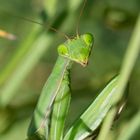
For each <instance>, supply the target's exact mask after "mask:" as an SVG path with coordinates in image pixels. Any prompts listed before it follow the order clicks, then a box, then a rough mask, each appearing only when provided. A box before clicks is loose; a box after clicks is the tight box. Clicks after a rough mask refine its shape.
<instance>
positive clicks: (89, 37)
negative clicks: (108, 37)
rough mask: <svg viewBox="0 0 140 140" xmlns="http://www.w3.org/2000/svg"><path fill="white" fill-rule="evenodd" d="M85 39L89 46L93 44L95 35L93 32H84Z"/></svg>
mask: <svg viewBox="0 0 140 140" xmlns="http://www.w3.org/2000/svg"><path fill="white" fill-rule="evenodd" d="M83 39H84V41H85V43H86V44H87V45H88V46H89V45H91V44H92V42H93V36H92V35H91V34H89V33H87V34H84V35H83Z"/></svg>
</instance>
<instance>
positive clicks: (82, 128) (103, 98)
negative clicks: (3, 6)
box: [64, 76, 118, 140]
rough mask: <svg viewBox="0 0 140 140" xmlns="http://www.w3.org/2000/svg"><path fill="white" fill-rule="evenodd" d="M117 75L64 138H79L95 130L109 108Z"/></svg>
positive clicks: (79, 139) (75, 139)
mask: <svg viewBox="0 0 140 140" xmlns="http://www.w3.org/2000/svg"><path fill="white" fill-rule="evenodd" d="M117 82H118V76H117V77H115V78H114V79H113V80H112V81H111V82H110V83H109V84H108V85H107V86H106V87H105V88H104V89H103V91H102V92H101V93H100V94H99V95H98V96H97V98H96V99H95V101H93V103H92V104H91V105H90V106H89V108H88V109H87V110H86V111H85V112H84V114H83V115H82V116H81V117H80V119H79V120H78V121H77V122H76V123H75V124H74V125H73V126H72V127H71V128H70V129H69V131H68V132H67V134H66V136H65V138H64V140H81V139H84V138H86V137H87V136H88V135H89V134H90V133H91V132H93V131H95V130H96V129H97V128H98V127H99V125H100V124H101V122H102V121H103V119H104V117H105V116H106V114H107V112H108V111H109V109H110V108H111V106H112V104H114V103H113V102H112V101H113V100H112V99H113V98H115V96H116V93H117V92H116V91H117Z"/></svg>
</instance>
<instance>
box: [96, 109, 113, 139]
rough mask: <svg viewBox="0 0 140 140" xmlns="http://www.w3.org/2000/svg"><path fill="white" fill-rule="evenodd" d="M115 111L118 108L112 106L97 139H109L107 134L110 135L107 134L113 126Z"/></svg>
mask: <svg viewBox="0 0 140 140" xmlns="http://www.w3.org/2000/svg"><path fill="white" fill-rule="evenodd" d="M115 112H116V108H112V109H111V110H110V111H109V112H108V114H107V116H106V118H105V120H104V123H103V125H102V128H101V130H100V132H99V137H98V138H97V140H107V136H108V135H107V134H108V132H109V130H110V126H111V124H112V122H113V120H114V117H115ZM110 123H111V124H110Z"/></svg>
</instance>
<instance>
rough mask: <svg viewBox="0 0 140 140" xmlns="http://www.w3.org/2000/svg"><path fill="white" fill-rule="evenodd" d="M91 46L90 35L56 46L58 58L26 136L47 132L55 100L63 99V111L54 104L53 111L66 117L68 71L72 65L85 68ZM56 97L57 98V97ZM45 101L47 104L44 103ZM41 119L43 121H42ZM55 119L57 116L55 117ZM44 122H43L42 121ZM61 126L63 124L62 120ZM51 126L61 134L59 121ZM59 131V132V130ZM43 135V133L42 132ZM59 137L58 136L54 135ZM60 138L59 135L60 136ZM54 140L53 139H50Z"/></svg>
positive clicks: (68, 84)
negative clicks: (77, 64) (74, 63)
mask: <svg viewBox="0 0 140 140" xmlns="http://www.w3.org/2000/svg"><path fill="white" fill-rule="evenodd" d="M92 46H93V36H92V34H89V33H86V34H84V35H81V36H77V37H75V38H74V39H72V40H67V41H66V42H65V43H63V44H61V45H59V46H58V54H59V56H58V58H57V61H56V64H55V66H54V68H53V71H52V73H51V75H50V77H49V78H48V80H47V82H46V84H45V86H44V88H43V90H42V93H41V96H40V99H39V101H38V104H37V107H36V109H35V111H34V115H33V119H32V122H31V124H30V128H29V132H28V134H29V135H31V134H32V133H42V132H41V131H48V130H46V129H48V128H46V127H48V125H49V124H48V117H49V114H50V111H51V109H52V105H53V103H54V100H56V98H59V99H58V100H60V99H63V98H65V97H66V98H65V99H64V100H63V102H64V104H67V105H65V109H64V110H62V109H61V108H62V107H61V103H58V104H56V105H55V106H54V107H53V109H54V110H56V111H60V113H61V115H62V116H66V114H67V108H68V107H69V102H70V79H69V77H70V69H71V67H72V63H73V62H76V63H80V64H81V65H82V66H86V65H87V63H88V59H89V56H90V53H91V50H92ZM57 96H58V97H57ZM46 101H47V102H46ZM42 118H43V121H42ZM56 118H57V116H56ZM44 120H45V121H44ZM61 121H63V123H62V124H64V120H61ZM51 125H55V127H54V129H53V130H51V131H52V132H51V133H53V134H54V137H55V133H62V131H63V127H61V126H59V121H58V120H57V119H55V121H53V122H52V124H51ZM60 129H61V130H60ZM43 133H44V132H43ZM56 135H59V134H56ZM60 138H61V134H60ZM50 139H52V140H53V139H55V138H50ZM58 139H59V138H58V137H57V140H58Z"/></svg>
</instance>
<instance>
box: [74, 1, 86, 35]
mask: <svg viewBox="0 0 140 140" xmlns="http://www.w3.org/2000/svg"><path fill="white" fill-rule="evenodd" d="M86 3H87V0H84V4H83V6H82V8H81V11H80V15H79V17H78V20H77V24H76V34H77V36H79V24H80V19H81V16H82V14H83V11H84V8H85V5H86Z"/></svg>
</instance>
